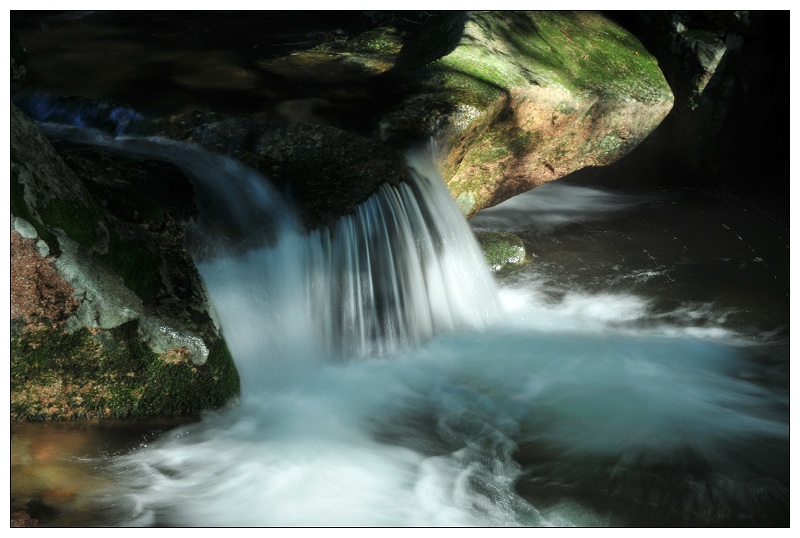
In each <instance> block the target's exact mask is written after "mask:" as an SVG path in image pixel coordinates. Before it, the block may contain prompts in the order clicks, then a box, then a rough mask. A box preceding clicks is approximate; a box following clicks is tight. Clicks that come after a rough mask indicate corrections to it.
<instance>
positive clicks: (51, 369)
mask: <svg viewBox="0 0 800 538" xmlns="http://www.w3.org/2000/svg"><path fill="white" fill-rule="evenodd" d="M10 179H11V210H12V222H13V229H12V232H11V233H12V237H11V240H12V250H11V278H12V282H11V288H12V301H11V307H12V311H11V318H12V335H11V392H12V418H13V419H15V420H23V419H34V420H38V419H63V418H85V417H98V416H100V417H103V416H128V415H143V414H180V413H194V412H197V411H200V410H203V409H208V408H213V407H220V406H222V405H224V404H225V403H226V402H227V401H229V400H230V399H231V398H234V397H235V396H237V395H238V390H239V378H238V375H237V373H236V370H235V368H234V365H233V362H232V359H231V357H230V355H229V354H228V351H227V349H226V346H225V343H224V340H223V339H222V337H221V335H220V334H219V332H218V330H217V328H216V327H215V325H214V323H213V321H212V317H211V312H210V305H209V302H208V299H207V296H206V294H205V291H204V289H203V285H202V282H201V280H200V277H199V275H198V273H197V270H196V269H195V267H194V265H193V263H192V261H191V259H190V258H189V256H188V254H187V252H186V251H185V249H184V248H183V246H182V239H183V236H184V233H185V231H186V229H187V228H188V226H189V225H190V224H191V223H192V221H193V218H194V216H195V214H196V209H195V208H194V205H193V192H192V187H191V184H190V183H189V180H188V179H187V178H186V177H185V176H184V175H183V174H182V173H181V172H180V171H179V170H178V169H177V168H175V167H172V166H170V165H166V164H164V163H154V162H146V161H137V160H133V159H128V158H124V157H120V156H111V155H108V154H105V153H103V152H97V151H91V152H88V151H87V152H84V151H76V150H69V151H67V150H62V151H61V152H60V153H59V152H57V151H56V150H55V148H54V147H53V146H52V145H51V144H50V143H49V142H48V141H47V139H46V138H45V137H44V136H43V135H42V133H41V131H40V130H39V128H38V127H37V126H36V125H35V124H34V123H33V122H32V121H31V120H30V119H29V118H27V117H26V116H25V115H24V114H23V113H22V112H21V111H19V109H17V108H16V107H13V105H12V111H11V178H10Z"/></svg>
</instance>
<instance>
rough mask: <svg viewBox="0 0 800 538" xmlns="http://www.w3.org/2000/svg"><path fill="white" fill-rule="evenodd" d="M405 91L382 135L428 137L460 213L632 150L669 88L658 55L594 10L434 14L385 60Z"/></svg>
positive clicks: (665, 104)
mask: <svg viewBox="0 0 800 538" xmlns="http://www.w3.org/2000/svg"><path fill="white" fill-rule="evenodd" d="M395 76H396V77H397V80H398V81H399V82H400V83H401V84H404V85H405V86H406V88H407V89H408V96H407V97H406V98H404V99H403V100H402V102H401V103H400V105H398V106H397V107H396V109H395V110H394V111H393V112H391V113H389V114H387V115H385V116H384V118H383V120H382V122H381V125H380V137H381V138H382V139H383V140H385V141H388V142H392V141H395V142H399V141H403V140H407V139H423V138H426V137H434V138H435V139H437V140H438V141H439V143H440V145H441V146H442V147H443V148H444V150H443V157H444V160H443V166H442V172H443V176H444V178H445V180H446V181H447V184H448V187H449V189H450V191H451V193H452V194H453V197H454V198H455V199H456V200H458V202H459V205H460V207H461V208H462V211H463V212H464V214H465V215H467V216H468V217H471V216H472V215H474V214H475V213H476V212H477V211H478V210H480V209H482V208H485V207H490V206H493V205H496V204H498V203H500V202H502V201H504V200H506V199H508V198H511V197H512V196H514V195H516V194H519V193H521V192H524V191H526V190H529V189H531V188H532V187H535V186H536V185H539V184H542V183H544V182H546V181H550V180H553V179H557V178H559V177H562V176H564V175H566V174H569V173H570V172H572V171H575V170H578V169H580V168H583V167H586V166H591V165H606V164H610V163H612V162H614V161H615V160H617V159H619V158H620V157H622V156H624V155H625V154H627V153H628V152H629V151H631V150H632V149H633V148H634V147H636V145H637V144H639V143H640V142H641V141H642V140H643V139H644V138H645V137H646V136H647V135H648V134H649V133H650V132H651V131H652V130H653V129H655V127H656V126H657V125H658V124H659V123H660V122H661V121H662V120H663V119H664V117H665V116H666V115H667V113H668V112H669V111H670V109H671V107H672V102H673V96H672V93H671V91H670V88H669V86H668V85H667V83H666V81H665V80H664V77H663V75H662V74H661V71H660V70H659V67H658V64H657V62H656V60H655V59H654V58H653V57H652V56H651V55H650V54H649V53H648V52H647V50H645V48H644V47H643V46H642V45H641V43H639V41H638V40H637V39H636V38H634V37H633V36H632V35H631V34H629V33H628V32H627V31H625V30H624V29H622V28H621V27H619V26H618V25H616V24H615V23H613V22H611V21H609V20H607V19H606V18H604V17H603V16H601V15H598V14H595V13H585V12H580V13H567V12H557V13H551V12H528V13H520V12H469V13H465V14H458V13H449V14H443V15H441V16H439V17H436V18H435V19H433V20H431V21H430V22H428V23H427V24H426V25H424V28H422V29H421V30H420V31H418V32H417V33H416V35H415V36H414V37H413V39H408V40H407V41H406V44H405V46H404V48H403V50H402V52H401V54H400V58H399V59H398V66H397V69H396V70H395Z"/></svg>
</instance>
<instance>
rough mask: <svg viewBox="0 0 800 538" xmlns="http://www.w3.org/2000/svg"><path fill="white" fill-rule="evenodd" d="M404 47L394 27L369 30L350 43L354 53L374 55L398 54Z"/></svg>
mask: <svg viewBox="0 0 800 538" xmlns="http://www.w3.org/2000/svg"><path fill="white" fill-rule="evenodd" d="M402 46H403V43H402V41H401V40H400V36H399V35H398V33H397V30H396V29H395V28H392V27H385V28H375V29H373V30H368V31H366V32H364V33H363V34H360V35H358V36H356V37H355V38H353V39H352V41H350V43H348V48H349V49H351V50H353V51H356V52H366V53H372V54H398V53H399V52H400V49H401V48H402Z"/></svg>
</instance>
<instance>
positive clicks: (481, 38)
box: [437, 11, 671, 102]
mask: <svg viewBox="0 0 800 538" xmlns="http://www.w3.org/2000/svg"><path fill="white" fill-rule="evenodd" d="M467 32H469V33H470V39H469V40H467V39H462V41H461V45H460V46H458V47H457V48H456V49H455V50H453V52H452V53H450V54H449V55H447V56H445V57H443V58H441V59H440V60H439V61H438V62H437V64H438V65H441V66H443V67H444V68H445V69H447V70H449V71H453V72H458V73H461V74H463V75H466V76H469V77H472V78H473V79H475V80H478V81H481V82H483V83H485V84H487V85H490V86H493V87H495V88H497V89H499V90H505V91H508V90H511V89H512V88H517V87H525V86H529V85H537V84H538V85H545V84H547V85H560V86H562V87H564V88H567V89H569V90H570V91H573V92H583V91H592V92H599V93H601V94H609V95H612V96H614V97H615V98H618V97H622V98H624V97H630V98H633V99H636V100H638V101H642V102H657V101H660V100H662V99H668V98H670V96H671V92H670V90H669V86H668V85H667V83H666V81H665V80H664V77H663V75H662V74H661V71H660V69H659V68H658V63H657V62H656V60H655V59H654V58H653V57H652V56H651V55H650V54H649V53H648V52H647V50H646V49H645V48H644V47H643V46H642V44H641V43H639V41H638V40H636V39H635V38H634V37H633V36H632V35H630V34H629V33H628V32H626V31H625V30H623V29H622V28H621V27H619V26H617V25H616V24H614V23H612V22H611V21H609V20H607V19H605V18H603V17H602V16H600V15H598V14H594V13H585V12H581V13H569V12H544V11H543V12H534V13H514V12H504V13H501V14H498V13H483V12H480V13H473V14H471V15H470V22H469V23H468V26H467ZM498 44H502V45H500V46H501V47H502V49H501V50H497V48H496V47H497V46H498Z"/></svg>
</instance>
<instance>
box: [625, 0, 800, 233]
mask: <svg viewBox="0 0 800 538" xmlns="http://www.w3.org/2000/svg"><path fill="white" fill-rule="evenodd" d="M620 20H621V22H622V23H623V24H625V25H626V27H628V28H629V29H630V30H631V31H632V32H635V33H636V34H637V35H639V36H640V39H642V41H643V42H644V43H645V44H646V45H647V47H648V48H649V50H651V51H652V53H653V54H654V55H655V56H656V57H657V58H658V59H659V64H660V65H661V66H662V70H663V72H664V76H665V77H666V78H667V80H668V82H669V84H670V86H671V87H672V89H673V91H674V93H675V107H674V110H673V112H672V113H671V114H670V115H669V117H668V118H667V119H666V121H665V122H664V124H663V126H662V127H661V128H660V129H659V131H660V133H659V135H660V136H661V137H662V138H663V139H664V143H663V144H662V145H661V146H660V147H659V148H656V149H657V150H658V151H657V152H656V151H655V150H654V155H651V156H649V157H648V159H649V160H651V161H653V160H658V161H661V162H663V163H665V164H666V166H661V167H660V168H661V169H662V170H663V171H664V174H665V175H666V176H668V177H664V178H663V180H662V183H664V184H670V183H672V184H675V183H677V182H683V183H685V184H687V185H690V186H692V187H694V188H698V187H701V188H712V189H714V190H719V191H722V192H725V193H731V194H735V195H737V196H744V197H746V198H747V199H748V201H749V202H753V201H758V199H759V198H764V197H765V196H774V197H777V198H780V204H781V205H783V206H784V207H783V208H782V209H783V211H784V215H780V213H778V212H775V214H776V215H779V217H780V218H782V219H783V220H785V221H786V222H788V217H789V212H788V209H789V208H788V199H787V198H786V197H785V196H784V194H782V193H785V192H786V189H787V188H788V185H789V177H790V176H789V161H790V159H789V115H788V114H787V110H788V109H787V106H788V105H787V103H788V102H789V100H790V93H789V50H790V46H789V16H788V13H787V12H785V11H784V12H781V11H774V12H770V11H752V12H747V11H648V12H637V13H636V14H626V15H625V16H622V15H621V19H620ZM756 177H757V178H759V181H758V188H757V189H753V178H756ZM767 185H772V186H774V188H766V187H767ZM771 212H772V211H771Z"/></svg>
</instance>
